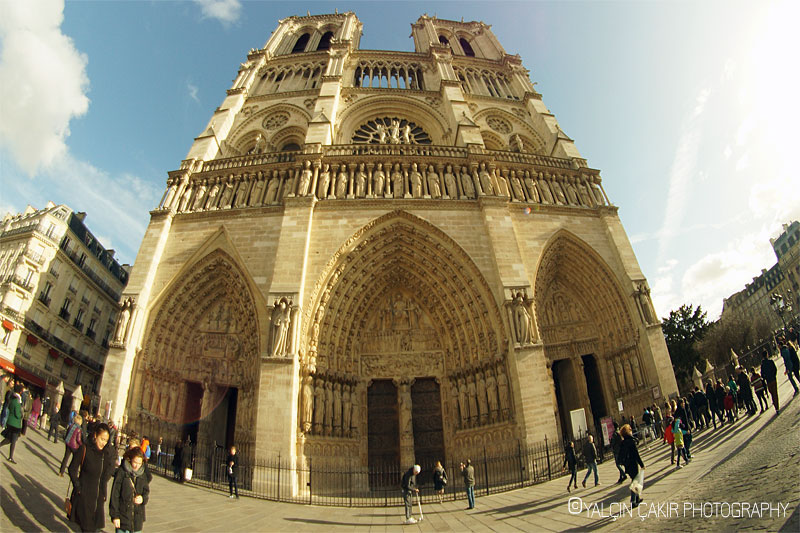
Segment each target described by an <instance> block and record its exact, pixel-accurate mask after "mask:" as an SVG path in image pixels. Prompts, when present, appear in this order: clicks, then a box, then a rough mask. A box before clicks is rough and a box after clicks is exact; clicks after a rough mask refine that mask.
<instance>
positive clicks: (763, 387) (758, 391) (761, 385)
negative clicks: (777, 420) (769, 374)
mask: <svg viewBox="0 0 800 533" xmlns="http://www.w3.org/2000/svg"><path fill="white" fill-rule="evenodd" d="M750 384H751V385H752V386H753V392H754V393H755V395H756V397H757V398H758V406H759V408H761V412H762V413H763V412H764V411H765V410H767V409H769V402H768V401H767V384H766V383H765V382H764V378H762V377H761V375H760V374H759V373H758V372H757V371H756V367H752V368H750Z"/></svg>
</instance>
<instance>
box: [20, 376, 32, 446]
mask: <svg viewBox="0 0 800 533" xmlns="http://www.w3.org/2000/svg"><path fill="white" fill-rule="evenodd" d="M20 396H21V397H22V434H23V435H25V433H26V432H27V431H28V420H29V419H30V417H31V411H33V398H31V391H30V390H28V387H27V386H26V385H25V384H24V383H23V384H22V393H21V394H20Z"/></svg>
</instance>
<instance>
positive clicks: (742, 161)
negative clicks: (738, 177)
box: [736, 152, 750, 172]
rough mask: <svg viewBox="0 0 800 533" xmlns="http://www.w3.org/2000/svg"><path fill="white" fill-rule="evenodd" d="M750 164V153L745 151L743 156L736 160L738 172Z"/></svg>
mask: <svg viewBox="0 0 800 533" xmlns="http://www.w3.org/2000/svg"><path fill="white" fill-rule="evenodd" d="M749 165H750V154H749V153H747V152H745V153H744V155H742V157H740V158H739V159H737V160H736V172H741V171H742V170H744V169H746V168H747V167H748V166H749Z"/></svg>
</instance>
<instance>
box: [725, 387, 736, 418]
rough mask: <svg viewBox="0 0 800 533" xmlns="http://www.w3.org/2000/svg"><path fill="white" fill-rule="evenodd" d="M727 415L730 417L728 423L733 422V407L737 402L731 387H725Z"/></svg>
mask: <svg viewBox="0 0 800 533" xmlns="http://www.w3.org/2000/svg"><path fill="white" fill-rule="evenodd" d="M724 402H725V415H727V417H728V422H733V418H734V417H733V407H734V406H735V405H736V401H735V400H734V399H733V392H731V388H730V387H725V400H724Z"/></svg>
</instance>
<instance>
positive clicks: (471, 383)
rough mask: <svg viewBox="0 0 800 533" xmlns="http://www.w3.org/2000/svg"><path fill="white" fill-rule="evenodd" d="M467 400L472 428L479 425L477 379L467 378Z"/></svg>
mask: <svg viewBox="0 0 800 533" xmlns="http://www.w3.org/2000/svg"><path fill="white" fill-rule="evenodd" d="M467 399H468V400H469V422H470V425H471V426H472V427H476V426H477V425H478V416H479V415H478V389H477V387H476V386H475V377H474V376H469V377H468V378H467Z"/></svg>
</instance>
